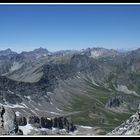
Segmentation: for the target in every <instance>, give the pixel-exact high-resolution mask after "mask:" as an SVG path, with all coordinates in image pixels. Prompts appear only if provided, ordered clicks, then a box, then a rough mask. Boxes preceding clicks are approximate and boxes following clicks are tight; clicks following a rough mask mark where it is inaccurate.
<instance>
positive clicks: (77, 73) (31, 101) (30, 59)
mask: <svg viewBox="0 0 140 140" xmlns="http://www.w3.org/2000/svg"><path fill="white" fill-rule="evenodd" d="M139 54H140V49H137V50H135V51H131V52H124V53H122V52H121V53H120V52H117V51H115V50H108V49H104V48H92V49H90V48H88V49H85V50H81V51H69V50H67V51H59V52H55V53H51V52H49V51H48V50H46V49H43V48H39V49H36V50H34V51H31V52H22V53H20V54H17V53H15V52H12V51H11V50H9V49H8V50H6V51H0V104H2V105H4V106H7V107H10V108H12V109H13V110H14V111H15V112H18V115H19V116H29V115H37V116H48V117H57V116H70V117H71V118H72V120H73V122H74V123H75V124H77V125H86V126H92V127H93V126H94V127H98V128H100V129H102V133H103V134H106V133H107V132H109V131H110V130H113V129H114V128H115V127H116V126H118V125H119V124H121V123H122V122H123V121H124V120H125V119H127V118H128V117H129V116H130V115H131V114H133V113H134V112H135V111H136V109H137V106H138V104H139V102H140V94H139V91H140V86H139V83H140V78H139V76H140V63H139V62H140V55H139Z"/></svg>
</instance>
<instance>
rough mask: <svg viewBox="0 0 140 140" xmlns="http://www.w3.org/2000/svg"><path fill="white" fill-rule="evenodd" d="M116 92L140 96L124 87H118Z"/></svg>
mask: <svg viewBox="0 0 140 140" xmlns="http://www.w3.org/2000/svg"><path fill="white" fill-rule="evenodd" d="M116 90H117V91H120V92H124V93H126V94H133V95H135V96H139V95H138V94H137V93H136V92H135V91H132V90H129V89H128V87H127V86H124V85H117V87H116Z"/></svg>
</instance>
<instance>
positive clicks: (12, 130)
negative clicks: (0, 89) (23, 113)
mask: <svg viewBox="0 0 140 140" xmlns="http://www.w3.org/2000/svg"><path fill="white" fill-rule="evenodd" d="M0 127H1V130H2V132H4V134H5V135H22V134H23V133H22V131H21V130H19V128H18V124H17V121H16V114H15V112H14V111H13V110H12V109H10V108H7V107H3V106H0ZM0 133H1V132H0Z"/></svg>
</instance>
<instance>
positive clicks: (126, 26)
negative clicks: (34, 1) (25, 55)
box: [0, 5, 140, 52]
mask: <svg viewBox="0 0 140 140" xmlns="http://www.w3.org/2000/svg"><path fill="white" fill-rule="evenodd" d="M0 19H1V22H0V50H5V49H7V48H10V49H12V50H13V51H16V52H22V51H32V50H34V49H35V48H39V47H43V48H47V49H48V50H49V51H51V52H54V51H59V50H81V49H85V48H93V47H95V48H96V47H101V48H107V49H115V50H121V49H123V50H129V49H133V48H139V46H140V41H139V38H140V33H139V30H140V5H0Z"/></svg>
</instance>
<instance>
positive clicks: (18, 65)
mask: <svg viewBox="0 0 140 140" xmlns="http://www.w3.org/2000/svg"><path fill="white" fill-rule="evenodd" d="M22 66H23V63H19V62H14V63H13V65H12V67H11V69H10V72H12V71H15V70H18V69H20V68H21V67H22Z"/></svg>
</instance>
